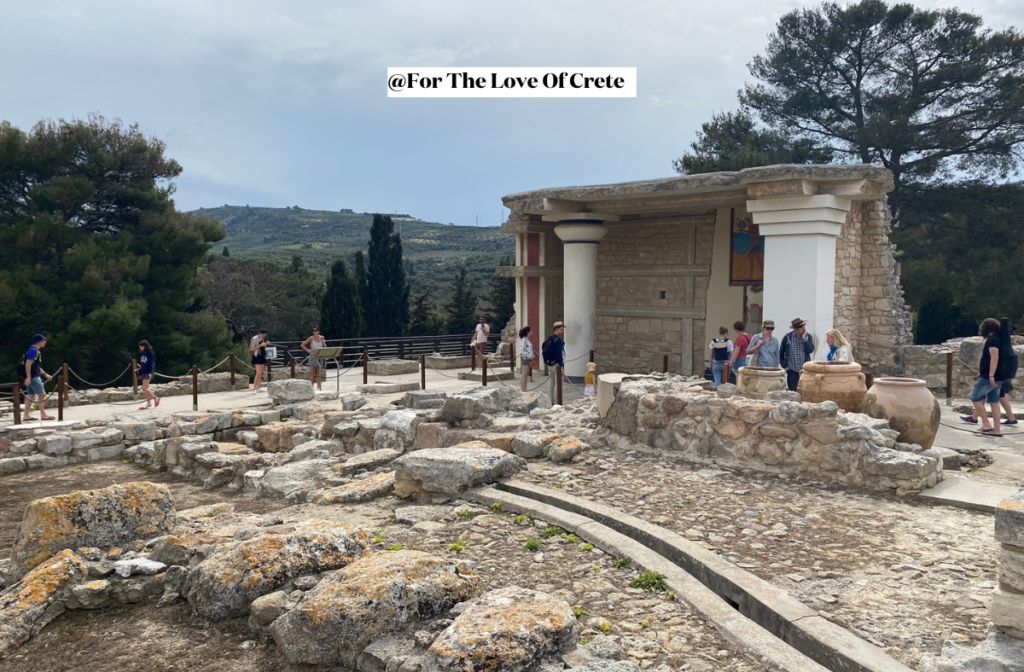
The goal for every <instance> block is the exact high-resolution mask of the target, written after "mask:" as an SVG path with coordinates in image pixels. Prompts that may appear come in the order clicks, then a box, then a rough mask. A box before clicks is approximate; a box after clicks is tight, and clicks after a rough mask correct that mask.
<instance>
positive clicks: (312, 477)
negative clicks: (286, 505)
mask: <svg viewBox="0 0 1024 672" xmlns="http://www.w3.org/2000/svg"><path fill="white" fill-rule="evenodd" d="M337 462H338V461H337V460H336V459H330V460H303V461H301V462H292V463H291V464H283V465H281V466H279V467H271V468H270V469H267V472H266V474H264V476H263V478H261V479H260V480H259V486H258V490H259V494H260V495H262V496H264V497H278V498H281V499H288V500H296V501H303V500H305V499H306V496H307V495H308V494H309V493H311V492H313V491H314V490H319V489H320V488H322V487H324V483H325V482H326V481H327V479H329V478H330V477H331V476H333V475H334V471H333V469H332V468H333V467H334V465H335V464H337Z"/></svg>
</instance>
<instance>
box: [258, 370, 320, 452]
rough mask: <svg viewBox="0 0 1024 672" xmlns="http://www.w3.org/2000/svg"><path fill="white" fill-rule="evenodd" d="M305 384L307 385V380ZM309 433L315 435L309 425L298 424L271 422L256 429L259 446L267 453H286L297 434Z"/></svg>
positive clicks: (314, 431) (291, 446)
mask: <svg viewBox="0 0 1024 672" xmlns="http://www.w3.org/2000/svg"><path fill="white" fill-rule="evenodd" d="M306 383H309V381H308V380H307V381H306ZM306 432H309V433H310V434H315V433H316V430H315V429H314V428H311V427H310V426H309V425H305V424H303V423H300V422H272V423H270V424H269V425H263V426H262V427H257V428H256V436H258V437H259V440H260V445H262V446H263V450H264V451H265V452H268V453H287V452H288V451H290V450H291V449H292V448H293V447H294V445H295V444H294V443H293V441H292V439H293V438H294V437H295V436H296V435H298V434H304V433H306Z"/></svg>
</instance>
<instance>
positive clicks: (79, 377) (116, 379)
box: [68, 364, 132, 387]
mask: <svg viewBox="0 0 1024 672" xmlns="http://www.w3.org/2000/svg"><path fill="white" fill-rule="evenodd" d="M131 368H132V365H131V364H129V365H128V366H126V367H124V371H122V372H121V373H119V374H118V375H117V378H114V379H113V380H111V381H110V382H107V383H103V384H102V385H100V384H99V383H90V382H89V381H88V380H86V379H85V378H82V377H81V376H80V375H78V372H76V371H75V370H74V369H72V368H71V367H68V371H70V372H71V373H73V374H74V375H75V378H78V379H79V380H80V381H82V382H83V383H85V384H86V385H92V386H93V387H107V386H109V385H110V384H111V383H116V382H117V381H119V380H121V376H123V375H124V374H126V373H128V372H129V371H131Z"/></svg>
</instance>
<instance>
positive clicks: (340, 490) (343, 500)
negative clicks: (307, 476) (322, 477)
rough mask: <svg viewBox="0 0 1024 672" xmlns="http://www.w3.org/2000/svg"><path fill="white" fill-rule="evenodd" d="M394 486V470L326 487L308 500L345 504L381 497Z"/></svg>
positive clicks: (315, 502) (318, 502)
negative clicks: (333, 486)
mask: <svg viewBox="0 0 1024 672" xmlns="http://www.w3.org/2000/svg"><path fill="white" fill-rule="evenodd" d="M394 487H395V472H393V471H388V472H386V473H382V474H374V475H373V476H367V477H366V478H361V479H358V480H355V481H352V482H351V483H346V484H345V485H339V486H337V487H335V488H327V489H326V490H320V491H318V492H316V493H314V494H313V495H312V496H311V497H310V498H309V500H310V501H311V502H313V503H314V504H347V503H350V502H365V501H368V500H371V499H377V498H378V497H383V496H385V495H387V494H389V493H390V492H391V489H392V488H394Z"/></svg>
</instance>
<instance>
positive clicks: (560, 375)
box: [554, 366, 562, 406]
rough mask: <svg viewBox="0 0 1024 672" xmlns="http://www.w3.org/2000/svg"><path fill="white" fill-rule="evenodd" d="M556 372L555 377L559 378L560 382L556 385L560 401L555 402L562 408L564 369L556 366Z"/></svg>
mask: <svg viewBox="0 0 1024 672" xmlns="http://www.w3.org/2000/svg"><path fill="white" fill-rule="evenodd" d="M554 371H555V375H556V376H558V382H557V383H556V388H555V389H556V390H557V392H556V396H557V397H558V401H557V402H555V403H557V404H558V405H559V406H561V405H562V367H560V366H556V367H555V369H554Z"/></svg>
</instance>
